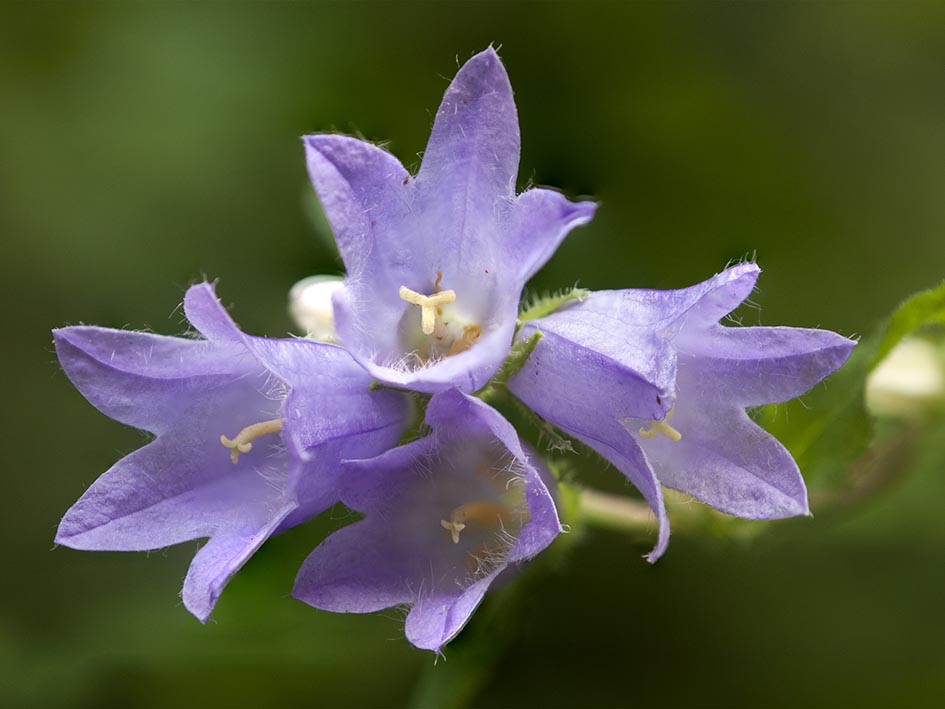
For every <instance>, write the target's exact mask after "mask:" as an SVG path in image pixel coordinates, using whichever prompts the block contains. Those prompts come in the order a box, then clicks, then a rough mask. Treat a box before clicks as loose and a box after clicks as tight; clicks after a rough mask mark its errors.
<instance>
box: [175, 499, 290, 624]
mask: <svg viewBox="0 0 945 709" xmlns="http://www.w3.org/2000/svg"><path fill="white" fill-rule="evenodd" d="M293 508H294V504H293V503H286V504H284V505H283V506H282V507H278V508H275V509H271V508H269V507H264V506H256V507H255V512H256V515H255V517H254V518H247V516H246V514H245V513H246V511H245V510H244V515H243V519H241V520H240V522H241V525H240V527H238V528H227V529H225V530H222V531H219V532H217V533H216V534H214V535H213V537H211V538H210V540H209V541H208V542H207V543H206V544H204V545H203V546H202V547H201V548H200V551H198V552H197V554H196V555H195V556H194V560H193V561H192V562H191V564H190V569H189V571H188V572H187V578H186V579H184V589H183V591H182V593H181V597H182V598H183V601H184V606H185V607H186V608H187V610H189V611H190V612H191V613H193V614H194V615H195V616H196V617H197V619H198V620H200V622H202V623H205V622H206V621H207V619H208V618H209V617H210V612H211V611H212V610H213V607H214V605H216V602H217V599H218V598H219V597H220V593H221V592H222V591H223V588H224V587H225V586H226V584H227V582H229V580H230V579H231V578H233V576H234V575H235V574H236V572H237V571H239V570H240V569H241V568H242V566H243V564H245V563H246V562H247V561H248V560H249V557H251V556H252V555H253V554H254V553H255V552H256V550H257V549H259V547H261V546H262V545H263V543H264V542H265V541H266V540H267V539H269V537H271V536H272V535H273V534H274V533H275V532H276V529H277V528H278V527H279V525H280V523H281V522H282V520H283V519H284V518H285V517H286V516H287V515H288V514H289V513H290V512H291V511H292V510H293Z"/></svg>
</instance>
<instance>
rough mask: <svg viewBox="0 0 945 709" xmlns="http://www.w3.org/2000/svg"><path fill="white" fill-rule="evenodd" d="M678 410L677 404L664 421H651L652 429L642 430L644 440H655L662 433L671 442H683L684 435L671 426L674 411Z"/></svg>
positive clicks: (667, 413) (643, 428)
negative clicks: (654, 437)
mask: <svg viewBox="0 0 945 709" xmlns="http://www.w3.org/2000/svg"><path fill="white" fill-rule="evenodd" d="M675 409H676V404H673V406H672V407H671V408H670V410H669V411H667V412H666V417H665V418H664V419H663V420H662V421H650V427H649V428H645V427H641V428H640V435H641V436H643V438H653V436H655V435H657V434H659V433H662V434H663V435H664V436H666V437H667V438H668V439H669V440H671V441H681V440H682V434H681V433H680V432H679V431H677V430H676V429H675V428H673V427H672V426H670V425H669V421H670V419H671V418H672V417H673V411H674V410H675Z"/></svg>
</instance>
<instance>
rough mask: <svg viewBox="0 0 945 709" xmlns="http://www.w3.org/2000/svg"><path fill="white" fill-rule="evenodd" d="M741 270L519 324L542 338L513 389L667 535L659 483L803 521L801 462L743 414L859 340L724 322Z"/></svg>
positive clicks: (841, 357) (831, 365)
mask: <svg viewBox="0 0 945 709" xmlns="http://www.w3.org/2000/svg"><path fill="white" fill-rule="evenodd" d="M758 273H759V269H758V267H757V266H756V265H755V264H752V263H745V264H740V265H738V266H734V267H732V268H729V269H727V270H725V271H724V272H723V273H720V274H719V275H717V276H715V277H713V278H710V279H709V280H707V281H705V282H704V283H700V284H699V285H696V286H693V287H691V288H684V289H681V290H670V291H656V290H621V291H600V292H596V293H592V294H591V295H590V296H588V297H587V298H586V299H584V300H583V301H582V302H579V303H575V304H573V305H569V306H567V307H564V308H562V309H561V310H560V311H558V312H556V313H553V314H552V315H550V316H548V317H545V318H542V319H538V320H535V321H533V322H531V323H529V324H528V326H526V327H525V328H523V332H522V336H523V337H524V336H528V334H529V333H530V332H532V331H533V330H534V328H539V329H540V330H541V331H542V333H543V335H544V337H543V338H542V339H541V341H540V342H539V343H538V345H537V347H536V348H535V350H534V352H533V353H532V356H531V358H530V359H529V360H528V362H527V363H526V364H525V366H524V367H523V369H522V370H521V371H520V372H519V373H518V374H517V375H516V376H515V377H513V378H512V379H511V381H510V382H509V387H510V388H511V390H512V392H513V393H514V394H515V395H516V396H517V397H519V398H520V399H521V400H522V401H524V402H525V403H526V404H528V405H529V406H530V407H532V408H533V409H534V410H535V412H536V413H538V414H539V415H540V416H542V417H544V418H546V419H548V420H549V421H551V422H552V423H554V424H556V425H557V426H559V427H560V428H562V429H563V430H565V431H566V432H567V433H569V434H570V435H572V436H574V437H575V438H577V439H579V440H581V441H583V442H584V443H586V444H587V445H588V446H590V447H591V448H593V449H594V450H596V451H597V452H598V453H600V454H601V455H603V456H604V457H605V458H606V459H608V460H609V461H610V462H611V463H613V464H614V465H615V466H616V467H617V468H618V469H619V470H620V471H621V472H623V473H624V474H625V475H626V476H627V477H628V478H629V479H630V480H631V481H632V482H633V483H634V484H635V485H636V486H637V487H638V488H639V489H640V490H641V492H642V493H643V495H644V496H645V497H646V499H647V501H648V502H649V503H650V505H651V506H652V507H653V509H654V511H655V513H656V515H657V517H658V519H659V523H660V535H659V541H658V543H657V546H656V548H655V549H654V550H653V552H652V553H651V554H650V559H651V560H655V559H656V558H658V557H659V555H660V554H662V552H663V550H664V549H665V545H666V542H667V541H668V535H669V527H668V522H667V520H666V513H665V509H664V506H663V501H662V494H661V491H660V485H661V484H662V485H665V486H667V487H670V488H673V489H676V490H679V491H681V492H684V493H687V494H689V495H692V496H693V497H695V498H697V499H699V500H701V501H703V502H705V503H707V504H709V505H711V506H713V507H715V508H716V509H718V510H721V511H722V512H727V513H729V514H732V515H737V516H739V517H744V518H748V519H775V518H780V517H789V516H793V515H801V514H807V513H808V504H807V491H806V487H805V485H804V480H803V478H802V477H801V474H800V471H799V470H798V467H797V464H796V463H795V462H794V459H793V458H792V457H791V455H790V453H788V451H787V450H786V449H785V448H784V446H782V445H781V444H780V443H779V442H778V441H777V440H776V439H775V438H774V437H773V436H771V435H770V434H768V433H767V432H766V431H764V430H763V429H762V428H761V427H760V426H758V425H757V424H756V423H754V422H753V421H752V420H751V418H750V417H749V416H748V414H747V413H746V409H748V408H752V407H757V406H761V405H762V404H769V403H780V402H784V401H788V400H789V399H793V398H795V397H797V396H800V395H801V394H803V393H804V392H806V391H808V390H809V389H810V388H811V387H813V386H814V385H815V384H817V383H818V382H820V381H821V380H822V379H824V378H825V377H826V376H827V375H829V374H830V373H831V372H833V371H834V370H836V369H838V368H839V367H840V366H841V365H842V364H843V363H844V362H845V361H846V359H847V357H848V356H849V355H850V352H851V351H852V349H853V347H854V345H855V343H854V342H853V341H851V340H848V339H847V338H845V337H841V336H840V335H837V334H836V333H833V332H830V331H827V330H811V329H802V328H793V327H724V326H722V325H721V324H720V323H719V320H720V319H721V318H723V317H724V316H726V315H728V314H729V313H730V312H731V311H732V310H734V309H735V308H736V307H737V306H738V305H739V304H740V303H741V302H742V301H743V300H744V299H745V298H747V297H748V295H749V294H750V293H751V291H752V289H753V288H754V286H755V281H756V279H757V277H758Z"/></svg>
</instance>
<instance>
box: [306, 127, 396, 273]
mask: <svg viewBox="0 0 945 709" xmlns="http://www.w3.org/2000/svg"><path fill="white" fill-rule="evenodd" d="M304 141H305V155H306V162H307V164H308V172H309V176H310V177H311V179H312V184H313V185H314V186H315V191H316V192H317V194H318V198H319V201H320V202H321V204H322V207H323V208H324V210H325V215H326V216H327V217H328V222H329V223H330V224H331V228H332V231H333V232H334V235H335V241H336V242H337V243H338V250H339V252H340V253H341V258H342V260H344V263H345V267H346V268H347V270H348V273H349V275H350V274H355V275H356V276H357V277H358V278H359V279H360V278H363V277H366V275H367V274H373V275H374V276H375V277H379V276H383V275H384V274H385V273H386V271H387V270H388V269H396V268H397V267H398V266H400V267H401V268H402V267H404V265H405V264H404V262H405V261H407V262H409V260H410V256H411V255H412V254H411V253H410V245H409V244H408V243H405V242H404V241H403V240H402V239H398V238H397V235H398V228H399V227H400V226H401V224H402V222H403V221H404V220H405V219H406V218H407V216H408V215H409V213H410V202H411V200H412V194H413V185H412V184H411V182H410V175H409V173H408V172H407V171H406V170H405V169H404V167H403V165H401V164H400V161H399V160H397V158H395V157H394V156H393V155H391V154H390V153H388V152H387V151H386V150H383V149H382V148H379V147H377V146H375V145H372V144H371V143H368V142H366V141H363V140H358V139H356V138H349V137H348V136H343V135H309V136H306V137H305V139H304ZM385 237H386V238H385ZM385 280H386V281H389V280H390V279H389V278H388V279H385ZM394 280H397V279H394ZM403 282H404V281H402V282H401V283H403ZM401 283H396V284H394V286H395V288H396V287H397V286H399V285H401Z"/></svg>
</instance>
